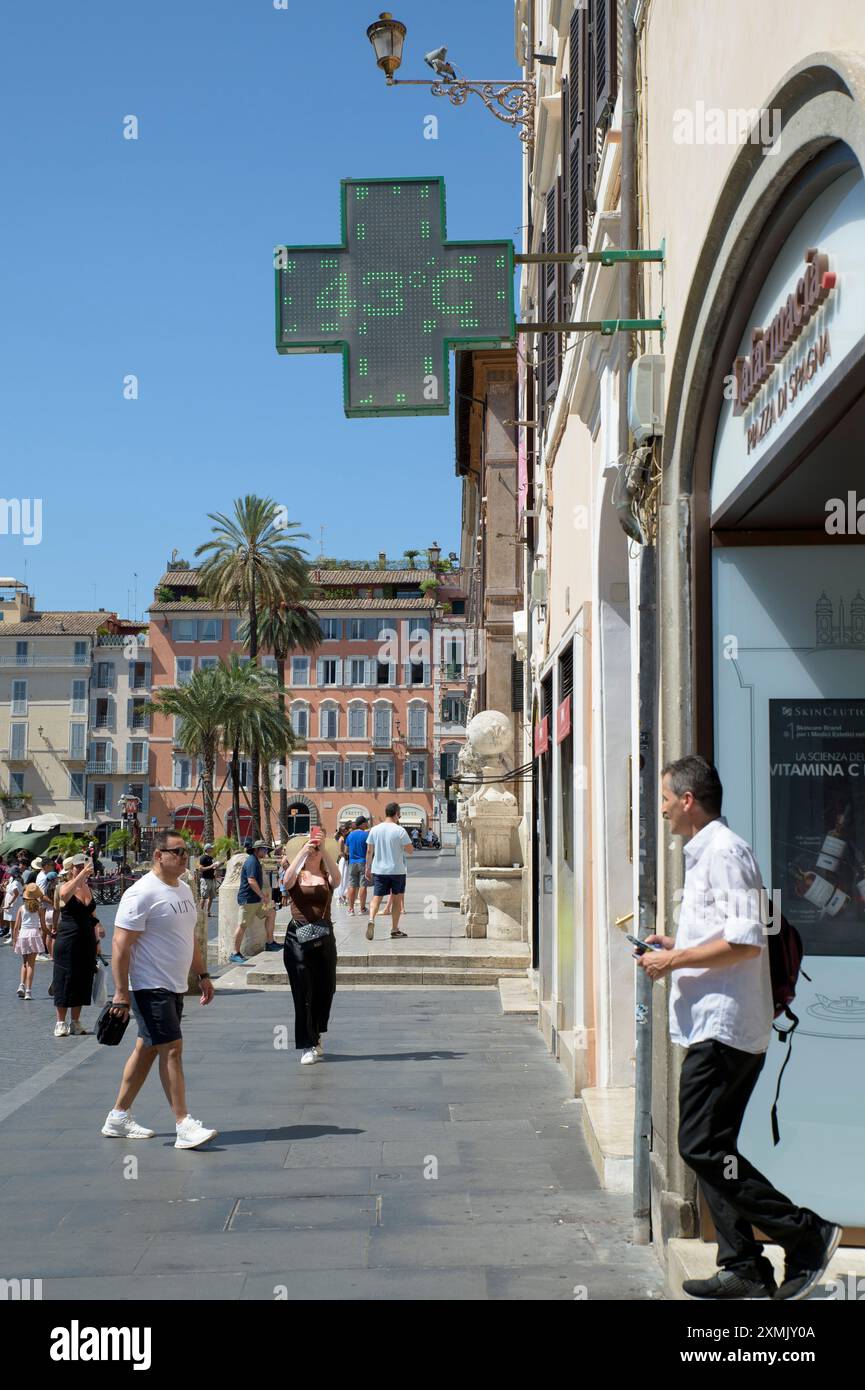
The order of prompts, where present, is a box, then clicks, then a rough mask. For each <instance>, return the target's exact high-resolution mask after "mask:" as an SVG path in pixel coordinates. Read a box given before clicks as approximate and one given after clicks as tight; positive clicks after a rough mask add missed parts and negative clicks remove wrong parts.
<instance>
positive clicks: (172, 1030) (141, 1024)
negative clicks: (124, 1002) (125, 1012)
mask: <svg viewBox="0 0 865 1390" xmlns="http://www.w3.org/2000/svg"><path fill="white" fill-rule="evenodd" d="M129 998H130V1000H131V1001H132V1012H133V1013H134V1015H135V1021H136V1023H137V1024H138V1036H139V1037H140V1038H141V1041H142V1042H143V1043H144V1046H145V1047H161V1046H162V1044H163V1043H170V1042H177V1040H178V1038H182V1037H183V1034H182V1033H181V1031H180V1019H181V1017H182V1015H183V995H182V994H174V993H172V991H171V990H170V989H133V990H131V991H130V995H129Z"/></svg>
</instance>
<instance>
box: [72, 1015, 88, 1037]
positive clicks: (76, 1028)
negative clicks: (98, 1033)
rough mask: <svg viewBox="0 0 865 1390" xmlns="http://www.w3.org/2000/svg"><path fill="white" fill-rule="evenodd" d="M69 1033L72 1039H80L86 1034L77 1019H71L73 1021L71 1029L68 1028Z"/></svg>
mask: <svg viewBox="0 0 865 1390" xmlns="http://www.w3.org/2000/svg"><path fill="white" fill-rule="evenodd" d="M69 1031H70V1032H71V1034H72V1036H73V1037H74V1038H81V1037H83V1036H84V1034H85V1033H86V1032H87V1029H86V1028H82V1026H81V1024H80V1023H79V1022H78V1019H77V1018H73V1020H72V1027H71V1028H70V1030H69Z"/></svg>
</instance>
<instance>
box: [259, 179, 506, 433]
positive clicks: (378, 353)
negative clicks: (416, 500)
mask: <svg viewBox="0 0 865 1390" xmlns="http://www.w3.org/2000/svg"><path fill="white" fill-rule="evenodd" d="M340 189H341V213H342V241H341V243H340V244H339V245H337V246H280V247H277V249H276V253H275V265H276V350H277V352H280V353H293V352H341V353H342V359H343V400H344V405H345V413H346V415H348V416H349V417H351V416H364V415H446V414H447V413H448V410H449V407H450V383H449V361H448V354H449V352H450V349H451V348H452V347H455V346H460V347H474V348H480V347H499V346H501V345H507V346H509V345H510V344H511V343H512V342H513V340H514V335H515V320H514V304H513V284H514V247H513V242H511V241H448V240H447V239H446V229H445V190H444V180H443V179H441V178H409V179H343V180H342V183H341V185H340Z"/></svg>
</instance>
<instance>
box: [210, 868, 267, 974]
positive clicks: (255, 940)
mask: <svg viewBox="0 0 865 1390" xmlns="http://www.w3.org/2000/svg"><path fill="white" fill-rule="evenodd" d="M245 860H246V855H245V854H243V853H240V854H233V855H232V856H231V858H230V859H229V861H228V864H227V865H226V868H225V877H224V878H223V880H222V883H221V885H220V888H219V951H218V954H217V959H218V961H219V964H220V965H226V964H227V962H228V957H229V956H230V955H231V953H232V951H233V950H234V933H235V932H236V931H237V927H238V924H239V922H240V905H239V904H238V901H237V894H238V891H239V889H240V871H241V869H242V868H243V865H244V861H245ZM259 938H260V939H259ZM265 939H266V933H265V930H264V918H263V917H259V918H257V919H256V921H255V922H254V923H253V925H252V926H251V927H250V928H249V930H248V931H247V933H246V936H245V937H244V942H243V944H244V947H245V949H244V955H247V956H254V955H257V953H258V952H259V951H262V950H263V949H264V942H265Z"/></svg>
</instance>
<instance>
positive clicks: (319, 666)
mask: <svg viewBox="0 0 865 1390" xmlns="http://www.w3.org/2000/svg"><path fill="white" fill-rule="evenodd" d="M323 670H324V657H322V656H320V657H319V658H318V660H317V661H316V663H315V683H316V685H321V683H322V679H323V677H322V671H323Z"/></svg>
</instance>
